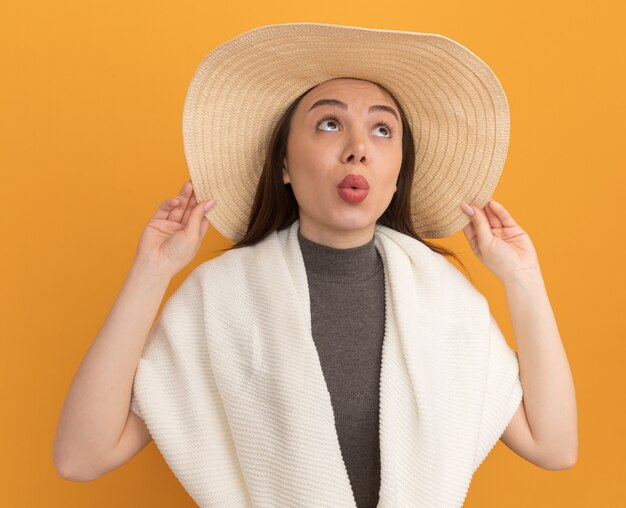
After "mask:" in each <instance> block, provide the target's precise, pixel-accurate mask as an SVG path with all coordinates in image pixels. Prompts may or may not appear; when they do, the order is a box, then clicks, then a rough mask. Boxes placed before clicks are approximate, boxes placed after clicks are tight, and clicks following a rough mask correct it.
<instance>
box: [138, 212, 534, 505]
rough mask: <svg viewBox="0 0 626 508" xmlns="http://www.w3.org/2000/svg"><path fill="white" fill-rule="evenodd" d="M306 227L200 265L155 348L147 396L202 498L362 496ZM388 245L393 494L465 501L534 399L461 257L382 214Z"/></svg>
mask: <svg viewBox="0 0 626 508" xmlns="http://www.w3.org/2000/svg"><path fill="white" fill-rule="evenodd" d="M298 226H299V221H296V222H294V223H293V224H292V225H291V226H289V227H288V228H286V229H283V230H281V231H278V232H273V233H272V234H270V235H269V236H268V237H267V238H265V239H264V240H263V241H261V242H260V243H258V244H256V245H255V246H249V247H244V248H240V249H235V250H230V251H227V252H225V253H223V254H222V255H220V256H218V257H216V258H214V259H211V260H209V261H206V262H204V263H202V264H201V265H199V266H198V267H197V268H196V269H194V270H193V271H192V272H191V274H190V275H189V276H188V277H187V278H186V279H185V280H184V282H183V283H182V284H181V285H180V286H179V288H178V289H177V290H176V291H175V292H174V293H173V294H172V296H171V297H170V298H169V299H168V300H167V301H166V302H165V304H164V306H163V310H162V312H161V314H160V315H159V317H158V318H157V320H156V321H155V324H154V327H153V329H152V331H151V332H150V335H149V337H148V340H147V342H146V346H145V348H144V351H143V353H142V357H141V359H140V361H139V365H138V368H137V372H136V374H135V379H134V384H133V395H132V400H131V409H132V410H133V412H135V413H136V414H138V415H140V416H141V417H142V418H143V420H144V421H145V423H146V425H147V427H148V429H149V431H150V433H151V435H152V437H153V439H154V441H155V443H156V445H157V447H158V449H159V451H160V452H161V454H162V455H163V458H164V459H165V461H166V462H167V464H168V466H169V467H170V468H171V470H172V472H173V473H174V474H175V475H176V477H177V478H178V480H179V481H180V482H181V484H182V485H183V487H184V488H185V489H186V490H187V492H188V493H189V494H190V495H191V497H192V498H193V499H194V500H195V501H196V503H198V504H199V505H200V506H202V507H243V506H259V507H261V506H263V507H291V506H294V507H296V506H297V507H325V508H327V507H330V506H332V507H351V508H354V507H355V506H356V504H355V500H354V497H353V493H352V488H351V485H350V481H349V477H348V474H347V470H346V467H345V464H344V461H343V457H342V454H341V449H340V447H339V441H338V437H337V432H336V430H335V421H334V414H333V408H332V405H331V399H330V395H329V392H328V389H327V386H326V382H325V380H324V376H323V373H322V369H321V365H320V361H319V356H318V354H317V349H316V346H315V343H314V341H313V338H312V335H311V316H310V302H309V292H308V284H307V276H306V271H305V266H304V262H303V258H302V254H301V251H300V246H299V243H298V238H297V231H298V229H297V228H298ZM375 246H376V249H377V250H378V252H379V253H380V254H381V257H382V260H383V264H384V271H385V302H386V317H385V319H386V321H385V336H384V342H383V351H382V366H381V374H380V453H381V486H380V492H379V504H378V506H379V507H386V508H388V507H402V508H406V507H429V508H431V507H458V506H462V505H463V502H464V500H465V497H466V494H467V491H468V488H469V484H470V481H471V479H472V475H473V473H474V471H475V470H476V469H477V468H478V466H479V465H480V464H481V463H482V461H483V460H484V459H485V457H486V456H487V454H488V453H489V452H490V451H491V449H492V448H493V446H494V445H495V444H496V442H497V441H498V439H499V438H500V436H501V435H502V433H503V432H504V430H505V428H506V426H507V424H508V422H509V421H510V420H511V418H512V416H513V414H514V413H515V411H516V409H517V408H518V406H519V404H520V402H521V399H522V385H521V382H520V378H519V365H518V360H517V355H516V353H515V351H514V350H513V349H511V348H510V347H509V346H508V344H507V342H506V340H505V338H504V337H503V335H502V333H501V331H500V328H499V327H498V324H497V323H496V321H495V320H494V318H493V316H492V315H491V313H490V310H489V306H488V303H487V300H486V299H485V298H484V296H483V295H482V294H481V293H480V292H479V291H478V290H477V289H476V288H475V287H474V286H473V285H472V284H471V283H470V282H469V280H468V279H467V278H466V277H465V276H464V275H463V274H462V273H461V272H460V271H459V270H458V269H457V268H456V267H454V265H452V264H451V263H449V262H448V261H447V260H446V258H444V257H443V256H441V255H439V254H437V253H435V252H433V251H432V250H431V249H429V248H428V247H426V246H425V245H423V244H422V243H420V242H418V241H417V240H415V239H413V238H411V237H409V236H407V235H404V234H402V233H399V232H397V231H395V230H393V229H390V228H388V227H385V226H381V225H377V226H376V231H375ZM346 368H347V369H349V368H350V366H346Z"/></svg>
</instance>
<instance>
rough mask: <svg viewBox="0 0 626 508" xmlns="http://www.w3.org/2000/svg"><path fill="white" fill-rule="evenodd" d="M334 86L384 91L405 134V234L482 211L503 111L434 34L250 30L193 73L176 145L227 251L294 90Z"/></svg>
mask: <svg viewBox="0 0 626 508" xmlns="http://www.w3.org/2000/svg"><path fill="white" fill-rule="evenodd" d="M338 77H353V78H357V79H365V80H368V81H373V82H376V83H379V84H380V85H382V86H383V87H385V88H387V89H388V90H389V91H390V92H391V93H392V94H393V95H394V96H395V97H396V99H397V101H398V103H399V104H400V106H401V107H402V109H403V111H404V113H405V115H406V117H407V120H408V121H409V123H410V125H411V128H412V131H413V136H414V141H415V176H414V181H413V188H412V198H411V220H412V223H413V225H414V228H415V231H416V233H418V234H419V235H420V237H422V238H441V237H446V236H450V235H452V234H454V233H456V232H457V231H459V230H461V229H462V228H463V227H464V226H465V225H466V224H467V223H468V222H469V221H470V218H469V217H468V216H467V215H466V214H465V213H464V212H463V210H462V209H461V208H460V206H459V205H460V203H461V202H467V203H473V204H475V205H477V206H479V207H483V206H485V205H486V203H487V202H488V200H489V198H490V197H491V195H492V193H493V191H494V189H495V187H496V184H497V183H498V180H499V178H500V175H501V173H502V169H503V166H504V161H505V158H506V153H507V149H508V143H509V108H508V104H507V99H506V95H505V93H504V91H503V89H502V86H501V85H500V83H499V81H498V79H497V78H496V76H495V74H494V73H493V71H492V70H491V69H490V68H489V67H488V66H487V64H486V63H484V62H483V61H482V60H481V59H480V58H479V57H478V56H476V55H475V54H474V53H472V52H471V51H470V50H469V49H467V48H465V47H464V46H462V45H461V44H459V43H458V42H455V41H453V40H452V39H449V38H448V37H445V36H443V35H438V34H430V33H417V32H407V31H398V30H384V29H374V28H365V27H355V26H346V25H335V24H324V23H284V24H275V25H266V26H261V27H258V28H254V29H252V30H249V31H247V32H244V33H242V34H240V35H239V36H237V37H235V38H234V39H231V40H229V41H227V42H225V43H223V44H221V45H220V46H218V47H216V48H215V49H213V50H212V51H211V52H210V53H209V54H208V55H206V57H205V58H204V59H203V60H202V62H201V63H200V65H199V66H198V68H197V69H196V71H195V74H194V75H193V78H192V80H191V83H190V85H189V88H188V90H187V94H186V97H185V102H184V110H183V143H184V152H185V158H186V161H187V165H188V168H189V172H190V176H191V180H192V184H193V188H194V191H195V194H196V198H197V199H198V201H201V200H204V199H211V198H217V204H216V206H215V207H214V208H213V209H211V211H210V219H209V220H210V222H211V224H212V225H213V226H214V227H215V228H216V229H217V230H218V231H219V232H220V233H221V234H222V235H224V236H225V237H227V238H229V239H230V240H232V241H234V242H237V241H239V240H240V239H242V238H243V236H244V234H245V232H246V230H247V222H248V220H249V213H250V210H251V208H252V203H253V200H254V194H255V192H256V188H257V184H258V181H259V177H260V175H261V171H262V169H263V165H264V162H265V155H266V150H267V148H268V146H269V141H270V137H271V133H272V130H273V129H274V126H275V125H276V123H277V121H278V119H279V118H280V117H281V115H282V114H283V113H284V111H285V110H286V108H287V107H288V106H289V105H290V104H291V103H292V102H293V101H294V100H295V99H296V98H297V97H298V96H300V95H301V94H302V93H304V92H305V91H306V90H308V89H310V88H311V87H313V86H315V85H317V84H320V83H322V82H324V81H327V80H329V79H333V78H338Z"/></svg>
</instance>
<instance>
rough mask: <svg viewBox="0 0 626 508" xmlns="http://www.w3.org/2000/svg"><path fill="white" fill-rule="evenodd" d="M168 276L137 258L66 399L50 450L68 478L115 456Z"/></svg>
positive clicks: (88, 475) (83, 475)
mask: <svg viewBox="0 0 626 508" xmlns="http://www.w3.org/2000/svg"><path fill="white" fill-rule="evenodd" d="M170 279H171V278H170V277H169V276H166V275H164V274H163V272H162V271H160V270H159V269H158V268H157V267H153V266H151V265H150V264H148V263H142V262H138V261H136V262H135V263H133V265H132V268H131V270H130V272H129V274H128V276H127V278H126V281H125V282H124V285H123V287H122V290H121V291H120V294H119V296H118V297H117V299H116V300H115V303H114V304H113V307H112V309H111V312H110V313H109V315H108V316H107V318H106V321H105V322H104V325H103V326H102V329H101V330H100V332H99V333H98V335H97V336H96V338H95V340H94V341H93V343H92V344H91V346H90V348H89V350H88V351H87V353H86V355H85V357H84V358H83V361H82V363H81V364H80V367H79V368H78V371H77V373H76V375H75V377H74V379H73V381H72V384H71V386H70V389H69V392H68V395H67V397H66V399H65V403H64V405H63V410H62V412H61V416H60V418H59V423H58V427H57V431H56V436H55V439H54V444H53V452H52V454H53V461H54V465H55V467H56V469H57V471H58V472H59V474H60V475H61V476H63V477H64V478H67V479H71V480H77V481H84V480H90V479H94V478H97V477H98V476H100V474H101V470H103V469H105V468H107V467H108V464H109V463H110V462H111V461H112V460H113V458H112V457H111V454H112V453H113V452H114V450H115V449H116V447H117V446H118V443H119V442H120V439H121V437H122V434H123V432H124V428H125V427H126V423H127V421H128V419H129V404H130V397H131V393H132V386H133V379H134V376H135V371H136V369H137V365H138V363H139V358H140V356H141V353H142V351H143V348H144V345H145V342H146V339H147V337H148V334H149V332H150V328H151V327H152V324H153V322H154V319H155V316H156V314H157V312H158V309H159V305H160V304H161V301H162V300H163V297H164V295H165V291H166V289H167V287H168V285H169V283H170ZM135 428H137V425H135Z"/></svg>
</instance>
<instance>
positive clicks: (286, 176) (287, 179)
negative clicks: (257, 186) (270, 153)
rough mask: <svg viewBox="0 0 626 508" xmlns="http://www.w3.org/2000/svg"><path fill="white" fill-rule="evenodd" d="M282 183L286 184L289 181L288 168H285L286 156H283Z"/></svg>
mask: <svg viewBox="0 0 626 508" xmlns="http://www.w3.org/2000/svg"><path fill="white" fill-rule="evenodd" d="M283 183H284V184H285V185H286V184H288V183H291V180H290V178H289V170H288V169H287V157H285V158H283Z"/></svg>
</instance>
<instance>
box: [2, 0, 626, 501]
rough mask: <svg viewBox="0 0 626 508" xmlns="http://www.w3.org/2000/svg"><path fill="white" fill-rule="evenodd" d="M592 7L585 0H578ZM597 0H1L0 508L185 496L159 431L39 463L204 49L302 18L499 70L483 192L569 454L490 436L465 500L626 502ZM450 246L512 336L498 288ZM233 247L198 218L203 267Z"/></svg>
mask: <svg viewBox="0 0 626 508" xmlns="http://www.w3.org/2000/svg"><path fill="white" fill-rule="evenodd" d="M587 5H588V6H587ZM620 9H623V7H622V5H621V3H618V2H617V1H614V2H612V3H609V2H604V1H596V2H593V3H592V2H580V1H574V2H572V1H571V0H570V1H567V2H565V1H561V2H545V1H540V0H529V1H525V2H513V3H511V2H508V3H505V2H502V1H485V0H481V1H475V2H468V1H467V0H450V1H446V2H436V1H428V2H424V1H419V0H406V1H401V2H374V1H364V0H357V1H354V0H344V1H342V2H339V1H333V2H328V1H326V0H320V1H318V2H306V3H304V2H303V3H294V2H287V1H282V2H278V1H273V0H266V1H265V2H243V1H241V0H229V1H228V2H208V1H207V2H201V1H189V0H180V1H178V2H148V1H134V2H132V1H130V2H129V1H124V2H122V1H116V0H107V1H101V0H98V1H90V2H79V1H63V2H41V1H40V2H35V1H29V0H23V1H21V2H13V3H11V4H10V3H9V2H5V5H3V8H2V16H1V17H0V43H1V44H0V54H1V55H2V67H1V68H2V74H1V79H0V101H1V102H0V106H1V114H0V136H1V139H2V141H1V143H0V144H1V149H0V170H1V175H2V182H1V185H0V193H1V196H0V197H1V198H2V204H3V206H4V212H3V213H2V219H1V221H2V222H1V226H2V227H1V228H0V231H1V232H2V234H3V242H2V248H0V256H1V259H2V263H1V264H0V266H1V267H2V269H3V274H2V281H3V283H2V284H1V286H2V291H0V298H1V300H0V309H1V311H0V312H1V313H2V316H1V317H2V319H1V322H2V334H1V340H2V344H1V346H2V352H3V354H2V355H1V356H0V361H1V362H2V366H1V367H2V368H0V387H1V388H0V390H2V406H3V414H4V417H3V418H1V419H0V435H1V436H2V443H1V449H2V456H3V460H2V461H0V468H1V470H0V478H1V480H0V481H1V483H2V485H1V486H0V492H2V494H1V498H2V500H3V503H2V504H3V505H5V506H63V507H71V506H76V507H78V506H135V505H136V506H192V505H193V503H192V501H191V499H190V498H189V496H188V495H187V494H186V493H185V492H184V490H183V489H182V487H181V486H180V484H178V482H177V480H176V478H175V477H174V476H173V475H172V473H171V472H170V471H169V469H168V468H167V465H166V464H165V462H164V461H163V459H162V458H161V456H160V455H159V452H158V450H157V448H156V446H155V445H154V443H151V444H150V445H149V446H148V447H147V448H145V449H144V450H143V451H142V452H141V453H140V454H139V455H138V456H136V457H135V458H133V459H132V460H131V461H130V462H129V463H127V464H126V465H124V466H123V467H121V468H119V469H117V470H116V471H114V472H112V473H110V474H108V475H106V476H104V477H102V478H100V479H98V480H97V481H93V482H87V483H74V482H70V481H66V480H63V479H62V478H60V477H59V476H57V475H56V473H55V470H54V468H53V464H52V459H51V448H52V442H53V438H54V433H55V428H56V424H57V419H58V416H59V412H60V410H61V407H62V404H63V400H64V398H65V395H66V393H67V389H68V388H69V384H70V382H71V380H72V378H73V376H74V373H75V371H76V369H77V368H78V365H79V364H80V361H81V359H82V357H83V355H84V354H85V352H86V351H87V349H88V347H89V345H90V343H91V341H92V340H93V338H94V337H95V336H96V334H97V333H98V331H99V329H100V327H101V325H102V323H103V321H104V319H105V317H106V315H107V314H108V312H109V310H110V307H111V305H112V303H113V301H114V300H115V298H116V296H117V294H118V291H119V290H120V288H121V284H122V282H123V280H124V278H125V276H126V273H127V270H128V268H129V266H130V263H131V262H132V260H133V256H134V254H135V249H136V246H137V241H138V239H139V236H140V234H141V232H142V230H143V227H144V226H145V224H146V223H147V221H148V219H149V218H150V217H151V215H152V214H153V212H154V210H155V209H156V207H157V206H158V204H159V203H160V202H161V201H162V200H164V199H165V198H166V197H170V196H174V195H175V194H176V193H177V192H178V190H179V188H180V186H181V185H182V183H183V182H184V181H185V180H186V179H187V177H188V174H187V169H186V165H185V160H184V154H183V150H182V134H181V115H182V105H183V100H184V97H185V92H186V88H187V85H188V83H189V80H190V79H191V76H192V74H193V72H194V71H195V68H196V66H197V65H198V64H199V63H200V61H201V59H202V58H203V57H204V56H205V54H206V53H208V52H209V51H210V50H211V49H212V48H213V47H215V46H216V45H218V44H220V43H221V42H223V41H225V40H227V39H230V38H231V37H233V36H235V35H237V34H238V33H240V32H242V31H244V30H247V29H250V28H253V27H255V26H258V25H262V24H268V23H282V22H292V21H316V22H327V23H337V24H347V25H362V26H369V27H372V28H385V29H398V30H409V31H417V32H431V33H440V34H443V35H446V36H448V37H450V38H452V39H454V40H457V41H458V42H460V43H462V44H464V45H465V46H467V47H468V48H470V49H471V50H472V51H473V52H475V53H476V54H477V55H479V56H480V57H481V58H482V59H483V60H484V61H485V62H487V64H488V65H489V66H490V67H491V68H492V69H493V70H494V71H495V73H496V75H497V76H498V78H499V79H500V82H501V83H502V85H503V87H504V89H505V91H506V93H507V96H508V100H509V106H510V110H511V141H510V147H509V153H508V158H507V162H506V165H505V168H504V172H503V175H502V178H501V180H500V183H499V186H498V188H497V189H496V192H495V194H494V197H495V198H496V199H498V200H499V201H501V202H502V203H503V204H504V205H505V206H506V207H507V208H508V209H509V211H510V212H511V213H512V215H513V216H514V218H515V219H516V220H517V221H518V223H519V224H520V225H521V226H522V227H523V228H524V229H526V231H527V232H528V233H529V234H530V236H531V238H532V239H533V242H534V245H535V247H536V248H537V250H538V253H539V258H540V262H541V266H542V271H543V274H544V278H545V281H546V285H547V288H548V292H549V296H550V298H551V302H552V307H553V309H554V312H555V315H556V317H557V321H558V324H559V330H560V332H561V337H562V338H563V342H564V344H565V348H566V350H567V354H568V358H569V361H570V365H571V367H572V371H573V374H574V379H575V384H576V391H577V400H578V410H579V432H580V434H579V438H580V450H579V459H578V463H577V465H576V466H575V467H574V468H573V469H570V470H565V471H557V472H555V471H546V470H542V469H540V468H539V467H537V466H534V465H533V464H531V463H528V462H526V461H525V460H524V459H522V458H521V457H519V456H517V455H515V454H514V453H513V452H512V451H511V450H509V449H508V448H507V447H506V446H505V445H503V444H502V443H498V444H497V445H496V448H495V449H494V450H493V451H492V452H491V454H490V455H489V457H488V459H487V460H486V461H485V462H484V463H483V465H482V466H481V468H480V469H479V471H478V472H477V473H476V474H475V476H474V479H473V481H472V485H471V487H470V491H469V494H468V498H467V503H466V506H468V507H496V506H497V507H501V506H506V507H527V506H534V507H555V506H559V507H560V506H563V507H574V506H581V507H588V506H598V507H600V506H602V507H605V506H606V507H609V506H611V507H612V506H617V505H618V504H620V500H621V502H622V503H623V502H624V499H626V482H625V481H624V480H625V479H626V432H624V431H625V430H626V428H625V425H624V421H625V408H626V395H625V393H626V390H624V387H626V375H625V372H626V369H624V366H623V364H624V358H625V353H626V341H625V340H624V337H625V335H624V329H625V328H626V326H625V325H626V323H625V321H624V315H625V312H624V310H623V306H624V304H625V303H626V301H625V298H624V296H623V295H624V288H625V287H626V276H625V275H626V274H625V268H624V256H623V252H624V227H623V222H621V219H623V218H624V217H625V213H624V211H623V209H622V206H623V204H624V197H625V196H624V190H623V189H624V185H625V184H626V177H625V175H626V165H625V164H624V155H623V154H624V146H625V144H626V143H625V141H624V132H625V129H624V127H623V125H622V124H620V123H619V121H622V120H623V118H624V117H625V113H626V110H625V109H626V108H625V107H624V106H625V99H624V96H625V94H624V90H626V83H625V82H624V81H625V80H624V75H625V68H624V62H625V61H626V58H625V51H624V49H625V45H624V28H623V21H624V12H623V10H620ZM440 243H441V244H443V245H446V246H448V247H451V248H452V249H453V250H455V252H457V253H459V254H460V255H461V256H462V259H463V260H464V261H465V262H466V264H467V265H468V267H469V268H470V270H471V273H472V274H473V276H474V281H475V283H476V285H477V286H478V287H479V289H480V290H481V291H483V292H484V294H485V295H486V296H487V298H488V299H489V301H490V303H491V305H492V308H493V310H494V314H495V315H496V317H497V318H498V321H499V322H500V323H501V325H502V328H503V331H504V332H505V334H506V335H507V336H508V337H510V338H511V340H510V342H511V344H514V340H512V337H513V333H512V328H511V324H510V321H509V317H508V313H507V308H506V300H505V295H504V291H503V287H502V286H501V285H500V283H499V281H498V280H497V279H496V278H495V277H494V276H493V275H491V273H490V272H489V271H488V270H487V269H486V268H484V267H483V266H482V265H481V264H480V263H479V261H478V260H477V259H476V258H475V257H474V256H473V254H472V252H471V249H470V248H469V245H468V244H467V241H466V240H465V238H464V236H463V233H462V232H459V233H457V234H456V235H454V236H453V237H451V238H447V239H444V240H441V241H440ZM229 244H230V242H229V241H228V240H227V239H225V238H223V237H221V236H220V235H219V234H218V233H217V232H216V231H215V230H214V229H211V230H210V231H209V233H208V235H207V237H206V238H205V241H204V244H203V247H202V249H201V250H200V252H199V253H198V256H197V258H196V259H195V260H194V262H193V263H192V264H191V265H189V266H188V267H187V268H186V269H185V270H183V272H181V273H179V274H178V276H177V277H176V278H175V279H174V280H173V281H172V284H171V285H170V290H169V291H168V295H167V296H169V294H171V291H172V290H173V289H174V288H175V287H177V286H178V285H179V284H180V283H181V282H182V280H184V278H185V277H186V275H187V274H188V273H189V272H190V271H191V269H192V268H193V267H195V266H196V265H197V264H198V263H200V262H201V261H203V260H205V259H208V258H210V257H213V256H214V255H216V252H215V251H216V249H218V248H222V247H225V246H227V245H229Z"/></svg>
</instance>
